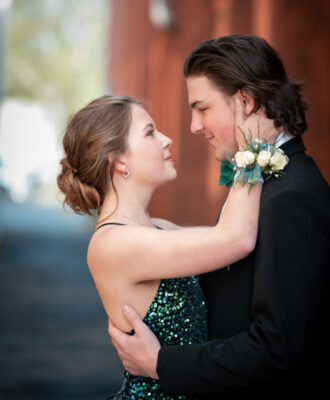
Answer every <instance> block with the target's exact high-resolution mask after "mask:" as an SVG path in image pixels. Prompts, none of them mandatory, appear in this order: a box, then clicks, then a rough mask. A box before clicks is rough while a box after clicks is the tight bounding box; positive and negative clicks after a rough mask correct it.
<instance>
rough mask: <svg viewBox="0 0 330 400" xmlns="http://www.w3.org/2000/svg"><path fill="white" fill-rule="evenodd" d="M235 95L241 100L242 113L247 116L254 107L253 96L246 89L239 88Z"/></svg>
mask: <svg viewBox="0 0 330 400" xmlns="http://www.w3.org/2000/svg"><path fill="white" fill-rule="evenodd" d="M237 97H238V99H240V100H241V102H242V104H243V110H244V114H245V115H246V116H247V117H248V116H249V115H251V114H252V111H253V110H254V107H255V100H254V97H253V96H252V94H251V93H250V92H248V91H247V90H246V89H241V90H239V91H238V92H237Z"/></svg>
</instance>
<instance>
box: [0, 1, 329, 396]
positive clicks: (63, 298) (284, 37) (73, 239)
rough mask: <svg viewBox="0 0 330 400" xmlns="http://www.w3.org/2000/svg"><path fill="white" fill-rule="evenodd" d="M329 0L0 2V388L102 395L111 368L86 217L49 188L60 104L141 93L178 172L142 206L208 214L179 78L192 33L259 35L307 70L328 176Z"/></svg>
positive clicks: (200, 149)
mask: <svg viewBox="0 0 330 400" xmlns="http://www.w3.org/2000/svg"><path fill="white" fill-rule="evenodd" d="M329 8H330V7H329V2H328V1H327V0H314V1H311V0H172V1H171V0H94V1H89V0H79V1H78V0H0V129H1V131H0V321H1V329H0V399H22V400H23V399H24V400H29V399H79V400H85V399H91V400H93V399H105V398H106V397H107V396H108V395H109V394H110V393H113V392H115V391H116V390H118V388H119V386H120V383H121V376H122V368H121V365H120V362H119V360H118V358H117V356H116V353H115V351H114V349H113V347H112V345H111V342H110V339H109V338H108V335H107V320H106V316H105V313H104V311H103V308H102V305H101V302H100V300H99V298H98V295H97V292H96V289H95V287H94V283H93V281H92V279H91V276H90V274H89V271H88V267H87V264H86V252H87V246H88V242H89V238H90V236H91V234H92V232H93V227H94V223H95V221H94V220H93V218H91V217H86V216H77V215H74V214H73V213H72V212H70V211H66V212H65V211H64V210H63V209H62V206H61V199H62V198H61V194H60V193H59V191H58V189H57V186H56V176H57V174H58V172H59V160H60V158H61V157H62V150H61V137H62V136H61V135H62V133H63V130H64V129H65V124H66V121H67V119H68V117H69V116H70V115H72V114H73V113H74V112H75V111H77V110H78V109H79V108H81V107H82V106H84V105H85V104H87V102H89V101H90V100H92V99H94V98H95V97H98V96H100V95H102V94H104V93H117V94H127V95H131V96H134V97H137V98H139V99H140V100H141V101H142V102H143V103H144V104H145V106H146V108H147V109H148V110H149V112H150V113H151V115H152V117H153V118H154V120H155V121H156V123H157V126H158V128H159V130H160V131H162V132H164V133H166V134H167V135H168V136H170V137H171V138H172V139H173V140H174V144H173V146H172V153H173V155H174V158H175V164H176V167H177V170H178V172H179V177H178V179H177V180H176V181H175V182H172V183H170V184H169V185H167V186H166V187H164V188H162V189H160V190H159V192H158V193H157V194H156V195H155V197H154V199H153V201H152V204H151V207H150V212H151V215H153V216H155V217H164V218H167V219H170V220H173V221H174V222H176V223H179V224H203V225H205V224H213V223H214V222H215V220H216V217H217V214H218V211H219V209H220V207H221V206H222V203H223V201H224V198H225V196H226V194H227V193H226V189H225V188H222V187H221V188H220V187H219V186H217V181H218V178H219V171H218V169H219V164H218V163H217V162H216V161H215V160H214V155H213V152H212V150H210V148H209V147H208V146H207V144H206V143H205V140H204V139H203V138H202V137H198V136H194V137H193V136H192V135H191V134H190V132H189V125H190V110H189V107H188V100H187V94H186V87H185V82H184V79H183V77H182V66H183V63H184V60H185V58H186V56H187V54H188V53H189V51H190V50H191V49H192V48H193V47H194V46H195V45H196V44H198V43H199V42H201V41H203V40H207V39H210V38H214V37H218V36H222V35H228V34H232V33H248V34H256V35H259V36H262V37H263V38H265V39H266V40H268V41H269V43H270V44H271V45H272V46H273V47H274V48H275V49H276V50H277V51H278V52H279V54H280V56H281V57H282V59H283V60H284V62H285V65H286V67H287V70H288V73H289V75H290V76H292V77H295V78H296V79H298V80H301V81H303V82H305V86H304V87H305V89H304V95H305V97H306V98H307V100H308V102H309V104H310V109H309V111H308V112H307V121H308V124H309V129H308V131H307V133H306V135H305V137H304V141H305V144H306V146H307V149H308V153H309V154H310V155H312V156H313V157H314V159H315V160H316V162H317V163H318V165H319V167H320V169H321V171H322V173H323V174H324V176H325V177H326V179H327V180H328V182H329V181H330V162H329V150H330V139H329V136H330V135H329V134H328V127H329V125H330V121H329V112H328V109H329V99H328V91H329V79H328V73H329V72H328V71H329V70H330V68H329V67H330V65H329V37H330V35H329V22H330V18H329V13H330V10H329Z"/></svg>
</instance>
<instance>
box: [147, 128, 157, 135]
mask: <svg viewBox="0 0 330 400" xmlns="http://www.w3.org/2000/svg"><path fill="white" fill-rule="evenodd" d="M154 132H155V130H154V129H150V131H148V133H147V135H146V136H154Z"/></svg>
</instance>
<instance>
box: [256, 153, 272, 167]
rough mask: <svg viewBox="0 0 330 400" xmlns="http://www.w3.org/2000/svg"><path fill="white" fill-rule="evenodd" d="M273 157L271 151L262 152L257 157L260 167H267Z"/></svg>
mask: <svg viewBox="0 0 330 400" xmlns="http://www.w3.org/2000/svg"><path fill="white" fill-rule="evenodd" d="M271 156H272V155H271V153H270V151H266V150H262V151H261V152H260V153H259V154H258V157H257V162H258V164H259V165H260V167H265V166H266V165H267V164H268V163H269V160H270V158H271Z"/></svg>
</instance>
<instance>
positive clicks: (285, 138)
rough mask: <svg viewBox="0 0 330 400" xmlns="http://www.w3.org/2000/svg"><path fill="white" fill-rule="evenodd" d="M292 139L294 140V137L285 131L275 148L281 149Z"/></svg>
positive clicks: (279, 137) (278, 137) (278, 138)
mask: <svg viewBox="0 0 330 400" xmlns="http://www.w3.org/2000/svg"><path fill="white" fill-rule="evenodd" d="M292 138H294V136H293V135H292V134H291V133H286V132H285V131H282V132H281V133H280V134H279V135H278V136H277V138H276V140H275V143H274V146H275V147H280V146H282V145H283V144H284V143H286V142H288V141H289V140H291V139H292Z"/></svg>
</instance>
